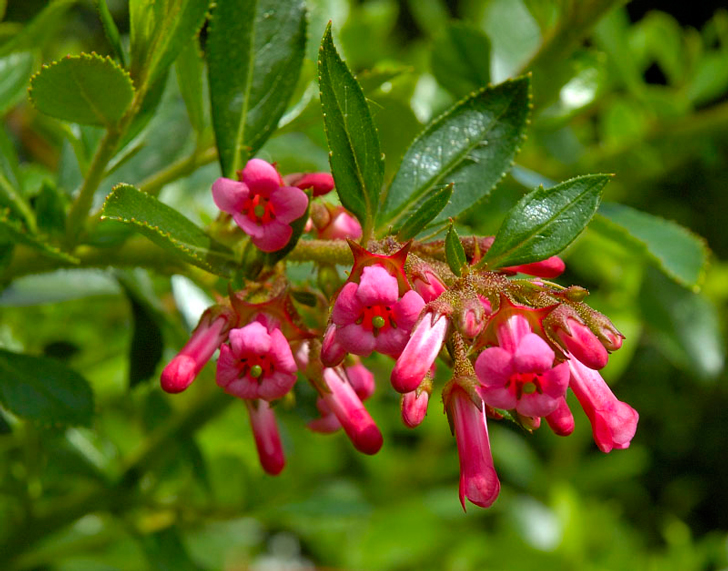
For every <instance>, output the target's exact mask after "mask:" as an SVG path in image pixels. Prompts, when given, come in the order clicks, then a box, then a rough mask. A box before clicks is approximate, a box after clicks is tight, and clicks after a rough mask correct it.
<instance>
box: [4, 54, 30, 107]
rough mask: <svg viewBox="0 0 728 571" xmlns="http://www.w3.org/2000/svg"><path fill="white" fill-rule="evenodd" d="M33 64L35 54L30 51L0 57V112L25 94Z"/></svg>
mask: <svg viewBox="0 0 728 571" xmlns="http://www.w3.org/2000/svg"><path fill="white" fill-rule="evenodd" d="M34 65H35V56H34V55H33V54H32V53H31V52H16V53H12V54H8V55H6V56H4V57H0V113H4V112H5V111H7V110H8V109H10V108H11V107H13V106H14V105H15V104H16V103H18V101H20V99H22V97H23V95H25V90H26V88H27V85H28V80H29V79H30V76H31V75H32V74H33V67H34Z"/></svg>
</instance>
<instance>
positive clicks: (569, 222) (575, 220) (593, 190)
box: [483, 174, 611, 269]
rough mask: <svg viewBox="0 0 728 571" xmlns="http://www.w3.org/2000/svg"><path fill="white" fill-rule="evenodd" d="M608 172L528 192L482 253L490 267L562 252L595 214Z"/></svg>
mask: <svg viewBox="0 0 728 571" xmlns="http://www.w3.org/2000/svg"><path fill="white" fill-rule="evenodd" d="M610 177H611V175H605V174H595V175H586V176H580V177H576V178H572V179H571V180H567V181H566V182H562V183H561V184H557V185H556V186H553V187H551V188H548V189H545V188H543V187H540V188H537V189H536V190H534V191H532V192H530V193H528V194H527V195H526V196H524V197H523V198H522V199H521V200H519V201H518V203H517V204H516V205H515V206H514V207H513V208H512V209H511V210H510V211H509V212H508V214H506V217H505V220H504V221H503V224H502V226H501V227H500V230H498V233H497V234H496V237H495V241H494V242H493V245H492V246H491V247H490V249H489V250H488V252H487V253H486V254H485V256H484V257H483V263H484V264H486V265H487V266H488V268H490V269H496V268H502V267H504V266H515V265H520V264H529V263H531V262H538V261H540V260H545V259H546V258H548V257H549V256H554V255H556V254H558V253H559V252H561V251H562V250H563V249H564V248H566V246H568V245H569V244H571V242H573V241H574V239H576V237H577V236H578V235H579V234H581V232H582V230H584V228H585V227H586V225H587V224H588V223H589V221H590V220H591V218H592V216H594V214H595V212H596V211H597V208H598V207H599V201H600V200H601V194H602V189H603V188H604V186H605V185H606V184H607V182H608V181H609V179H610Z"/></svg>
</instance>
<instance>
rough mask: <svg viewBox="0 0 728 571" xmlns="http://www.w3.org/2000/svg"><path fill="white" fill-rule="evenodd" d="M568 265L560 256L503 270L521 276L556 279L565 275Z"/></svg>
mask: <svg viewBox="0 0 728 571" xmlns="http://www.w3.org/2000/svg"><path fill="white" fill-rule="evenodd" d="M565 269H566V265H565V264H564V261H563V260H562V259H561V258H559V257H558V256H551V257H550V258H546V259H545V260H541V261H540V262H532V263H530V264H521V265H520V266H510V267H508V268H503V270H505V271H508V272H515V273H521V274H528V275H529V276H536V277H539V278H546V279H550V278H556V277H558V276H560V275H561V274H563V273H564V270H565Z"/></svg>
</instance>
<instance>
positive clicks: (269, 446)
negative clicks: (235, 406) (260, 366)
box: [245, 399, 286, 476]
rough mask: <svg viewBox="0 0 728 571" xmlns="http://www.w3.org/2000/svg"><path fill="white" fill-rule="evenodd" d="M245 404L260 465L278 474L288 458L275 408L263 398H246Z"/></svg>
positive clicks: (272, 474)
mask: <svg viewBox="0 0 728 571" xmlns="http://www.w3.org/2000/svg"><path fill="white" fill-rule="evenodd" d="M245 405H246V406H247V408H248V414H249V415H250V427H251V428H252V429H253V437H254V438H255V447H256V449H257V450H258V459H259V460H260V465H261V466H262V467H263V470H265V471H266V472H268V474H270V475H271V476H276V475H278V474H280V473H281V470H283V467H284V466H285V465H286V459H285V457H284V455H283V445H282V444H281V436H280V434H279V433H278V424H277V423H276V417H275V414H274V413H273V409H272V408H271V407H270V404H268V402H267V401H265V400H262V399H260V400H246V401H245Z"/></svg>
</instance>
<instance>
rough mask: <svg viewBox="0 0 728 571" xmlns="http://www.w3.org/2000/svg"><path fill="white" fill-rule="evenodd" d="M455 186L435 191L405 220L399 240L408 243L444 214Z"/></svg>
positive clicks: (447, 186) (449, 185) (398, 234)
mask: <svg viewBox="0 0 728 571" xmlns="http://www.w3.org/2000/svg"><path fill="white" fill-rule="evenodd" d="M452 191H453V185H452V184H448V185H446V186H443V187H441V188H438V189H435V190H434V191H432V193H430V196H429V197H428V198H427V200H425V201H424V202H423V203H422V205H421V206H420V207H419V208H418V209H417V210H416V211H415V212H414V213H413V214H411V215H408V216H407V218H405V221H404V223H403V224H402V225H401V226H400V228H399V231H398V232H397V240H399V241H400V242H406V241H407V240H410V239H412V238H414V237H415V236H417V234H419V233H420V232H422V231H423V230H424V229H425V228H426V227H427V225H428V224H429V223H430V222H431V221H432V220H433V219H434V218H435V217H436V216H437V215H438V214H440V212H442V209H443V208H445V206H447V204H448V202H449V200H450V197H451V196H452Z"/></svg>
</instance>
